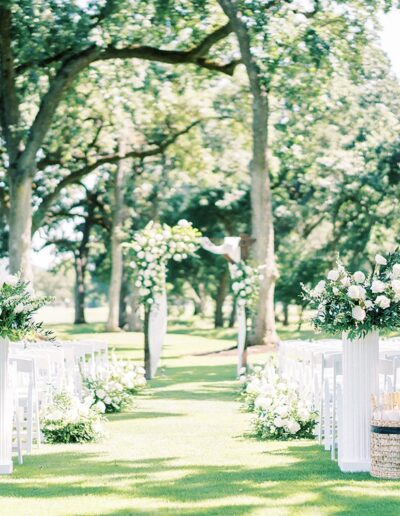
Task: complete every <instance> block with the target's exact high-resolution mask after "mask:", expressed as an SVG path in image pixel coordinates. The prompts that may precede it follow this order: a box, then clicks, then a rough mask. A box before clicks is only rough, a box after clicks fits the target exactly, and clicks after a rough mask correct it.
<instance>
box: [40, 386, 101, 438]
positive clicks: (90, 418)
mask: <svg viewBox="0 0 400 516" xmlns="http://www.w3.org/2000/svg"><path fill="white" fill-rule="evenodd" d="M92 402H93V400H92V399H91V398H90V397H89V398H86V399H85V400H84V401H83V402H81V401H80V400H79V399H78V398H77V397H74V396H72V395H70V394H69V393H67V392H60V393H57V394H55V395H54V399H53V403H52V404H51V405H50V406H49V407H48V408H47V409H46V411H45V412H44V414H43V415H42V417H41V421H40V429H41V432H42V434H43V435H44V438H45V441H46V442H47V443H50V444H56V443H65V444H67V443H86V442H91V441H96V440H98V439H99V438H100V437H102V435H103V432H102V425H101V423H102V421H103V417H102V415H101V414H100V412H99V411H98V410H96V408H91V405H92Z"/></svg>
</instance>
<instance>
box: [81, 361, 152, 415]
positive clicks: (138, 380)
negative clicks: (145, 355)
mask: <svg viewBox="0 0 400 516" xmlns="http://www.w3.org/2000/svg"><path fill="white" fill-rule="evenodd" d="M84 384H85V387H86V388H87V390H88V392H89V394H90V396H91V398H92V405H93V407H94V408H95V409H96V410H97V411H99V412H101V413H112V412H121V410H122V409H124V408H127V407H129V406H130V405H131V403H132V401H133V398H132V397H133V395H135V394H136V393H137V392H138V391H139V390H140V389H142V388H143V387H144V386H145V385H146V379H145V370H144V369H143V367H139V366H136V365H135V364H133V363H132V362H129V361H126V360H117V359H116V357H115V356H113V357H112V359H111V362H110V363H109V365H108V366H107V367H106V368H105V369H104V370H103V371H98V373H97V374H96V375H94V376H89V377H87V378H85V379H84Z"/></svg>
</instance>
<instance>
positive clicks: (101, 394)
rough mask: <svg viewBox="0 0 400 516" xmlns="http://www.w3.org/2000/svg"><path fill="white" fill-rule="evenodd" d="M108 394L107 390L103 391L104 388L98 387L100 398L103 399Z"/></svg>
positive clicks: (97, 393) (97, 392) (97, 394)
mask: <svg viewBox="0 0 400 516" xmlns="http://www.w3.org/2000/svg"><path fill="white" fill-rule="evenodd" d="M105 395H106V393H105V391H103V389H97V391H96V396H97V397H98V398H100V399H101V400H102V399H103V398H104V396H105Z"/></svg>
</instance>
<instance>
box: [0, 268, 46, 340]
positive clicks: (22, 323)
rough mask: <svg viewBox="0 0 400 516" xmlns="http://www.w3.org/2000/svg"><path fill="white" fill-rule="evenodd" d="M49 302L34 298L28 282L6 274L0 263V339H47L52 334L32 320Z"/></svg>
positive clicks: (17, 276)
mask: <svg viewBox="0 0 400 516" xmlns="http://www.w3.org/2000/svg"><path fill="white" fill-rule="evenodd" d="M49 301H51V298H47V297H35V296H34V294H33V291H32V288H31V285H30V284H29V283H28V282H25V281H23V280H22V279H21V278H20V276H19V275H13V274H9V273H8V272H7V268H6V264H5V261H4V260H1V263H0V337H3V338H8V339H10V340H12V341H14V340H21V339H26V338H30V337H32V338H35V337H37V336H42V337H45V338H49V337H51V335H52V332H50V331H46V330H44V329H43V326H42V323H41V322H36V321H35V320H34V319H33V316H34V315H35V313H36V312H37V311H38V310H39V308H41V307H42V306H44V305H45V304H46V303H48V302H49Z"/></svg>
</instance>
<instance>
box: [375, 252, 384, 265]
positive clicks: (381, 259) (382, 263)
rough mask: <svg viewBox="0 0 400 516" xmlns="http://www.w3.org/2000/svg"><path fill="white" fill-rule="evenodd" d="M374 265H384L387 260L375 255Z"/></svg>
mask: <svg viewBox="0 0 400 516" xmlns="http://www.w3.org/2000/svg"><path fill="white" fill-rule="evenodd" d="M375 263H377V264H378V265H386V264H387V260H386V258H384V257H383V256H382V255H381V254H377V255H375Z"/></svg>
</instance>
